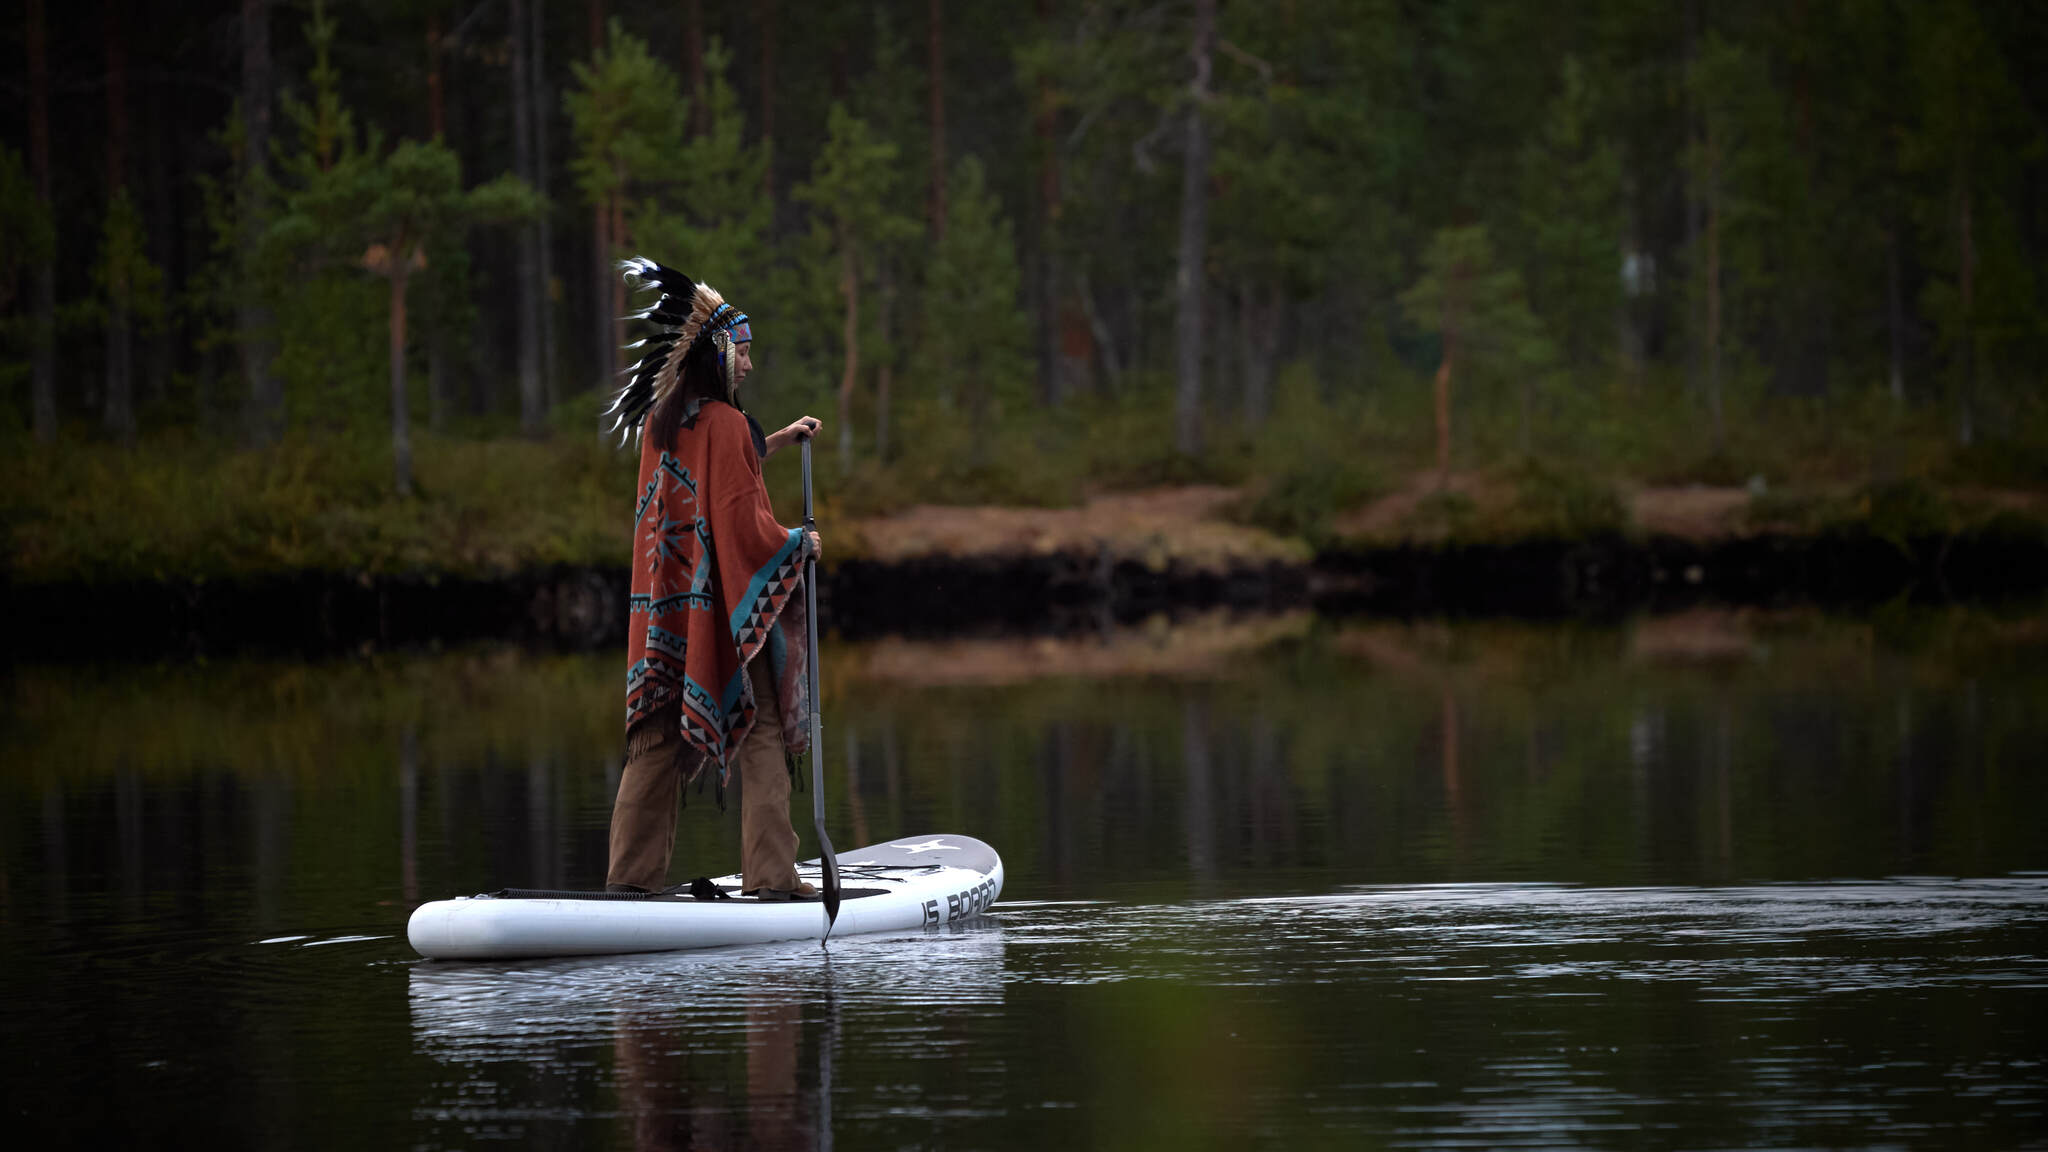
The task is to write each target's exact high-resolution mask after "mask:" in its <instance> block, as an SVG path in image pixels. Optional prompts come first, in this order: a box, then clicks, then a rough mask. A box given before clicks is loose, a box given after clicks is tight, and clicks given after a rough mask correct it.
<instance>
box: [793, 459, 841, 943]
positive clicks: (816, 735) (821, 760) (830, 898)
mask: <svg viewBox="0 0 2048 1152" xmlns="http://www.w3.org/2000/svg"><path fill="white" fill-rule="evenodd" d="M797 442H798V443H800V444H802V445H803V453H804V539H805V540H806V541H809V540H810V538H811V534H812V533H813V532H816V531H817V530H818V521H817V518H816V517H815V516H813V515H812V513H811V434H810V433H809V432H808V431H806V432H802V433H799V434H798V436H797ZM804 623H805V626H806V627H807V628H808V630H809V636H808V637H807V639H808V640H809V641H810V645H811V647H810V655H811V658H810V660H809V661H808V662H807V668H806V670H805V675H806V676H807V677H808V678H809V688H810V703H811V815H812V817H813V819H814V820H815V821H816V824H817V830H818V862H819V864H821V865H822V866H823V867H824V870H825V936H824V937H823V938H821V939H820V940H819V941H818V946H819V947H820V948H822V947H824V946H825V940H828V939H830V938H831V936H832V925H833V923H834V922H835V921H837V920H838V919H839V858H838V857H837V856H835V855H833V854H832V838H831V837H830V836H827V835H825V729H824V725H823V724H822V723H820V721H819V720H818V556H817V553H816V552H815V551H813V552H812V553H811V554H810V555H809V556H806V557H805V558H804Z"/></svg>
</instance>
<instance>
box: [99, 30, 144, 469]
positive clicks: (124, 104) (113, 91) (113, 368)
mask: <svg viewBox="0 0 2048 1152" xmlns="http://www.w3.org/2000/svg"><path fill="white" fill-rule="evenodd" d="M125 29H126V24H125V23H124V18H123V15H122V14H121V13H118V12H116V11H115V10H114V5H113V3H112V2H111V0H108V2H107V3H105V4H103V5H102V25H101V35H102V36H104V37H105V40H106V55H107V213H108V218H109V219H112V217H113V213H114V210H115V209H114V205H115V204H116V203H117V202H118V201H120V200H121V199H122V198H123V197H124V196H125V195H126V194H127V190H128V45H127V38H126V32H125ZM138 255H139V253H137V252H132V251H127V250H116V249H115V248H113V247H112V246H109V248H108V250H107V252H106V253H105V256H106V257H107V258H108V259H110V260H112V261H120V262H126V261H132V260H133V259H134V258H135V257H136V256H138ZM128 272H129V267H128V266H127V265H126V264H125V263H123V264H122V265H120V266H112V267H109V268H108V269H107V328H106V341H107V360H106V382H107V390H106V395H105V400H106V408H105V420H106V430H107V435H109V436H111V437H113V438H114V439H115V440H117V441H119V442H120V443H123V444H131V443H133V442H134V441H135V347H134V332H133V330H132V325H131V323H130V319H131V315H132V313H131V311H130V304H131V300H132V297H133V294H134V285H133V283H132V282H131V281H130V280H129V277H128Z"/></svg>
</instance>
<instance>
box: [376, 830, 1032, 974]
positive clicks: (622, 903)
mask: <svg viewBox="0 0 2048 1152" xmlns="http://www.w3.org/2000/svg"><path fill="white" fill-rule="evenodd" d="M838 855H839V885H840V889H841V897H840V904H839V919H838V921H837V922H835V923H834V924H833V925H832V926H831V934H832V935H834V936H851V935H855V934H858V933H862V932H892V931H903V930H905V929H910V928H917V927H920V926H923V925H938V924H945V923H948V922H950V921H953V920H959V919H963V918H965V917H968V916H973V915H975V914H977V913H979V912H981V911H982V910H983V909H985V908H987V907H988V906H989V905H991V904H993V903H995V901H996V897H997V896H998V895H1000V894H1001V893H1002V890H1003V861H1002V858H1001V857H999V856H997V855H996V851H995V849H993V848H991V847H989V846H988V845H986V844H984V843H982V842H981V841H979V840H976V839H973V838H972V837H968V836H943V835H941V836H908V837H904V838H902V839H900V840H891V841H889V842H888V843H885V844H876V845H873V846H871V847H867V848H855V849H851V850H849V851H845V852H841V853H839V854H838ZM797 874H798V875H799V876H800V877H802V878H803V879H805V880H808V881H810V882H811V883H812V884H815V885H818V886H819V887H821V888H822V887H823V885H824V883H825V881H824V876H823V873H822V871H821V869H820V866H819V863H818V861H816V860H806V861H803V862H802V863H800V864H798V865H797ZM712 883H714V884H716V885H718V887H719V888H720V889H721V890H723V891H724V892H726V893H727V894H728V895H730V896H731V897H732V899H730V900H698V899H695V898H694V897H691V896H689V895H687V894H685V895H680V896H654V897H642V898H623V899H622V898H616V897H613V898H607V897H606V896H605V895H604V894H602V893H547V894H517V895H515V894H512V893H515V892H517V891H518V890H516V889H508V890H506V891H505V892H500V893H492V894H489V895H480V896H461V897H457V898H456V899H453V900H436V901H433V902H432V903H428V904H422V905H420V906H419V907H418V908H416V909H414V910H413V914H412V919H411V921H410V922H408V923H407V924H406V928H405V934H406V938H407V939H408V940H410V941H411V942H412V946H413V948H415V949H416V950H418V952H419V954H420V955H422V956H426V957H428V958H430V959H435V960H506V959H513V958H517V957H531V956H598V955H606V954H610V953H617V952H670V951H675V950H677V949H682V948H718V947H723V946H726V945H731V944H761V943H767V942H769V941H773V940H806V939H809V940H815V939H817V938H819V937H821V936H824V935H825V932H826V925H825V903H824V901H823V900H785V901H771V900H759V899H755V898H752V897H745V896H741V895H740V894H739V887H740V878H739V877H738V876H737V875H733V876H720V877H717V878H716V879H714V880H713V881H712Z"/></svg>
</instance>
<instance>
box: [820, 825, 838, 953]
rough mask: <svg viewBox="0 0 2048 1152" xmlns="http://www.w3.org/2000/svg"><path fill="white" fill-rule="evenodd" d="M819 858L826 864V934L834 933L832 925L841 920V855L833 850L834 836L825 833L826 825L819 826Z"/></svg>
mask: <svg viewBox="0 0 2048 1152" xmlns="http://www.w3.org/2000/svg"><path fill="white" fill-rule="evenodd" d="M818 859H819V862H820V863H822V864H823V865H824V866H825V935H827V936H830V935H832V925H833V924H835V923H837V922H838V920H839V857H838V856H837V855H835V854H834V853H833V851H832V838H831V837H830V836H827V835H825V826H824V825H823V824H820V825H819V826H818Z"/></svg>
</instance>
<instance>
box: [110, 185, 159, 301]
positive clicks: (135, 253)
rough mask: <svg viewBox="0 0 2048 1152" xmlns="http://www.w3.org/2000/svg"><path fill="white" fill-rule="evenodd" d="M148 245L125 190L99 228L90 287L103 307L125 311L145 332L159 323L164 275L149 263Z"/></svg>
mask: <svg viewBox="0 0 2048 1152" xmlns="http://www.w3.org/2000/svg"><path fill="white" fill-rule="evenodd" d="M148 244H149V236H148V235H147V234H146V233H145V232H144V231H143V226H142V213H141V212H140V211H139V210H138V209H137V208H136V207H135V198H134V197H133V196H130V195H129V194H128V189H127V188H125V187H124V188H122V189H120V190H119V191H117V192H115V193H114V198H113V200H112V201H110V202H109V203H108V204H107V215H106V221H105V223H104V224H102V226H101V228H100V253H99V260H98V261H97V262H96V263H94V264H93V269H92V279H93V287H94V288H96V289H97V290H98V291H99V296H100V302H101V304H102V305H104V306H105V307H106V308H108V309H114V308H119V309H123V310H125V311H126V312H127V314H128V315H129V317H130V318H131V320H132V322H134V323H135V324H136V327H137V329H138V330H140V331H144V332H146V331H149V330H150V329H152V328H154V327H155V326H156V325H157V324H158V323H160V322H161V321H162V320H163V315H164V295H163V288H164V274H163V270H162V269H161V268H158V267H157V266H156V265H155V264H154V263H152V262H151V261H150V259H149V253H148V250H147V248H148Z"/></svg>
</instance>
